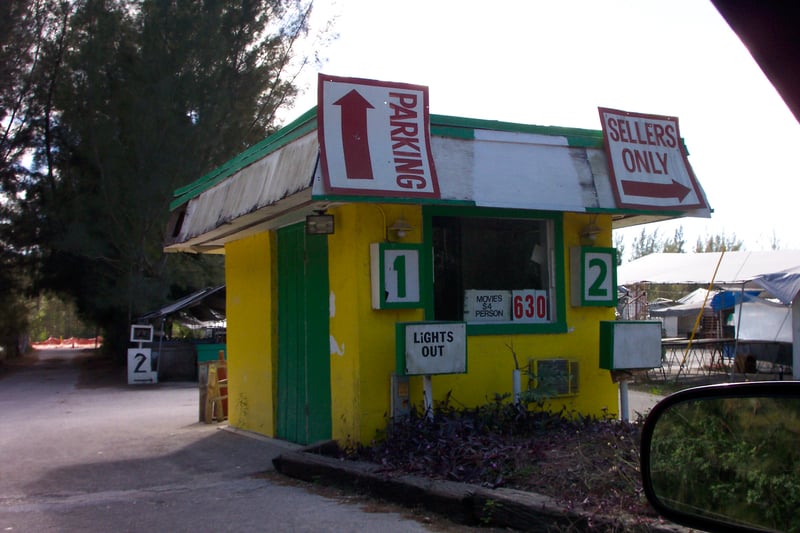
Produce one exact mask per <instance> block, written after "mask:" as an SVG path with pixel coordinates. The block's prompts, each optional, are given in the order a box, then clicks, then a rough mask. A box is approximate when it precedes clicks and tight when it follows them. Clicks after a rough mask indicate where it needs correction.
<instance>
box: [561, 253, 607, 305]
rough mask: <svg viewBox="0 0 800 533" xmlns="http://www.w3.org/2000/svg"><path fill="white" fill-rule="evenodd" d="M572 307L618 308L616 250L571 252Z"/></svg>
mask: <svg viewBox="0 0 800 533" xmlns="http://www.w3.org/2000/svg"><path fill="white" fill-rule="evenodd" d="M570 266H571V270H572V272H571V280H572V283H571V284H570V288H571V291H570V292H571V297H570V300H571V302H572V305H573V306H575V307H581V306H598V307H614V306H615V305H617V250H616V249H615V248H596V247H581V248H577V247H576V248H572V249H571V250H570Z"/></svg>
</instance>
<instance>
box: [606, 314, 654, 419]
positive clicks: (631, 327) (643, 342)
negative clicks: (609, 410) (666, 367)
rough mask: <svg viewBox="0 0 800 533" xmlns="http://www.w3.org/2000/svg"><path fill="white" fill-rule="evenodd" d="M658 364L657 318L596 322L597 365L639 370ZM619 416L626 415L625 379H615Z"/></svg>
mask: <svg viewBox="0 0 800 533" xmlns="http://www.w3.org/2000/svg"><path fill="white" fill-rule="evenodd" d="M660 366H661V322H659V321H657V320H609V321H603V322H600V368H602V369H605V370H611V371H612V372H613V371H615V370H640V369H646V368H658V367H660ZM619 401H620V409H619V410H620V418H622V420H624V421H626V422H627V421H628V420H629V416H628V382H627V381H626V380H625V379H620V380H619Z"/></svg>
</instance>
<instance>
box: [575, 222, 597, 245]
mask: <svg viewBox="0 0 800 533" xmlns="http://www.w3.org/2000/svg"><path fill="white" fill-rule="evenodd" d="M600 231H601V230H600V227H599V226H598V225H597V224H595V223H594V222H590V223H589V224H587V225H585V226H584V227H583V229H582V230H581V233H580V236H581V242H582V243H584V244H589V245H591V244H594V243H595V241H596V240H597V236H598V235H599V234H600Z"/></svg>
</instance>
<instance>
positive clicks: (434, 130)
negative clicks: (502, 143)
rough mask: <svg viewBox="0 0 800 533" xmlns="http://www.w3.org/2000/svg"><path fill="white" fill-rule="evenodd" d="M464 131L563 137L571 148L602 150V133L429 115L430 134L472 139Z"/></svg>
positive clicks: (580, 129)
mask: <svg viewBox="0 0 800 533" xmlns="http://www.w3.org/2000/svg"><path fill="white" fill-rule="evenodd" d="M462 129H466V130H470V129H471V130H492V131H508V132H513V133H536V134H539V135H548V136H551V137H565V138H566V139H567V144H568V145H569V146H572V147H583V148H603V146H604V145H603V132H602V131H601V130H587V129H583V128H566V127H559V126H536V125H533V124H519V123H516V122H502V121H498V120H484V119H477V118H463V117H452V116H448V115H431V134H433V135H440V136H442V137H451V136H452V137H455V138H465V139H466V138H474V133H473V134H472V137H468V136H466V135H467V134H466V133H461V130H462Z"/></svg>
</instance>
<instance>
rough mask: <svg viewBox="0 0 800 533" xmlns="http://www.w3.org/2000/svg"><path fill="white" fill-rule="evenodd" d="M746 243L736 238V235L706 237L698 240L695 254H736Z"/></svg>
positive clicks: (722, 234)
mask: <svg viewBox="0 0 800 533" xmlns="http://www.w3.org/2000/svg"><path fill="white" fill-rule="evenodd" d="M743 247H744V243H743V242H742V241H741V240H739V239H737V238H736V234H735V233H734V234H732V235H730V236H728V235H725V233H724V232H723V233H721V234H718V235H706V237H705V238H700V237H698V238H697V243H696V244H695V245H694V251H695V252H698V253H700V252H723V251H725V252H735V251H737V250H741V249H742V248H743Z"/></svg>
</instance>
